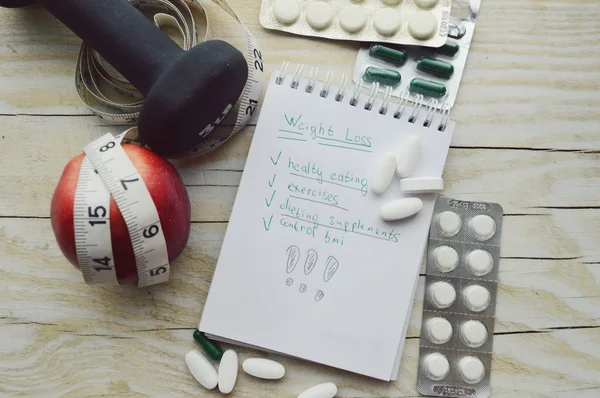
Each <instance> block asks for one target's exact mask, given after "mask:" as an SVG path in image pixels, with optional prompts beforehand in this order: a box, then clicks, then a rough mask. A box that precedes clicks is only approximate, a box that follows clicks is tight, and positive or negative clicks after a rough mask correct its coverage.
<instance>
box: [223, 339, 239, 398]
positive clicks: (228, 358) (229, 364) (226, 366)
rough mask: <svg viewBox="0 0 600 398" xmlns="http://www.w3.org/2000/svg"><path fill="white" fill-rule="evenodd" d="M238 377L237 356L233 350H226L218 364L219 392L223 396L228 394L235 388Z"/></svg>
mask: <svg viewBox="0 0 600 398" xmlns="http://www.w3.org/2000/svg"><path fill="white" fill-rule="evenodd" d="M237 375H238V356H237V353H236V352H235V351H234V350H227V351H225V353H224V354H223V357H222V358H221V363H220V364H219V376H218V381H219V391H221V393H223V394H229V393H230V392H232V391H233V387H235V382H236V380H237Z"/></svg>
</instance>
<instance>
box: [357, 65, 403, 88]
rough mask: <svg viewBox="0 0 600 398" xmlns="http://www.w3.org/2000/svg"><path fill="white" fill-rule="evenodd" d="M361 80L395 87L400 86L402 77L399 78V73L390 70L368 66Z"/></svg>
mask: <svg viewBox="0 0 600 398" xmlns="http://www.w3.org/2000/svg"><path fill="white" fill-rule="evenodd" d="M363 79H364V80H365V81H367V82H378V83H381V84H385V85H386V86H395V85H397V84H400V81H401V80H402V76H400V73H398V72H396V71H395V70H392V69H386V68H379V67H377V66H369V67H367V69H365V74H364V75H363Z"/></svg>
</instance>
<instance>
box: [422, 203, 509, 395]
mask: <svg viewBox="0 0 600 398" xmlns="http://www.w3.org/2000/svg"><path fill="white" fill-rule="evenodd" d="M444 211H452V212H454V213H456V214H458V215H459V217H460V218H461V221H462V226H461V229H460V231H459V232H458V233H457V234H456V235H454V236H452V237H447V236H444V235H443V234H442V233H441V232H440V230H439V228H438V223H437V216H438V215H439V214H440V213H442V212H444ZM503 213H504V212H503V209H502V206H500V205H499V204H497V203H485V202H470V201H463V200H456V199H451V198H444V197H440V198H438V200H437V201H436V204H435V208H434V211H433V218H432V222H431V228H430V231H429V242H428V248H427V266H426V271H427V276H426V278H425V297H424V300H423V315H422V324H421V338H420V349H419V370H418V375H417V389H418V390H419V392H420V393H421V394H423V395H426V396H435V397H460V398H462V397H470V398H486V397H488V396H489V395H490V374H491V371H492V368H491V364H492V351H493V340H494V321H495V319H494V316H495V311H496V302H497V297H496V296H497V290H498V267H499V262H500V245H501V239H502V217H503ZM481 214H485V215H488V216H490V217H491V218H492V219H493V220H494V222H495V224H496V232H495V234H494V236H493V237H491V238H490V239H488V240H486V241H483V242H482V241H478V240H477V239H475V237H474V236H473V234H472V233H471V231H470V228H469V221H470V220H471V219H473V217H475V216H477V215H481ZM440 246H450V247H453V248H454V249H455V250H456V251H457V253H458V257H459V262H458V265H457V267H456V268H455V269H454V270H452V271H450V272H441V271H440V270H439V269H438V268H437V266H436V264H435V261H434V254H433V253H434V250H435V248H437V247H440ZM476 249H479V250H485V251H487V252H488V253H490V255H491V257H492V260H493V268H492V270H491V271H490V272H489V273H487V274H486V275H482V276H477V275H474V274H473V273H472V272H471V271H470V269H469V268H468V266H467V262H466V258H467V256H468V254H469V252H471V251H472V250H476ZM440 281H443V282H447V283H449V284H450V285H452V287H453V288H454V290H455V291H456V298H455V300H454V302H453V303H452V305H450V306H449V307H448V308H444V309H440V308H437V307H436V306H435V305H433V303H431V301H430V299H429V297H428V292H429V288H430V286H431V285H432V284H434V283H435V282H440ZM471 285H479V286H482V287H485V288H486V289H487V290H488V291H489V293H490V304H489V305H488V307H487V308H485V309H484V310H483V311H480V312H475V311H472V310H470V309H469V308H468V306H467V305H466V303H465V299H464V295H463V292H464V289H465V288H467V287H469V286H471ZM435 317H441V318H445V319H446V320H448V322H450V324H451V326H452V336H451V338H450V340H449V341H448V342H446V343H443V344H436V343H435V342H433V341H431V340H430V338H429V335H428V331H427V323H428V321H430V320H431V319H432V318H435ZM470 320H473V321H479V322H481V323H482V324H483V325H484V326H485V328H486V330H487V340H486V341H485V343H484V344H482V345H481V346H479V347H471V346H469V345H468V344H467V343H466V342H465V341H464V339H463V337H462V334H461V327H462V326H463V325H464V324H465V322H467V321H470ZM434 352H437V353H441V354H443V355H444V356H446V358H447V359H448V362H449V363H450V370H449V373H448V375H447V376H446V377H445V378H444V379H443V380H441V381H435V380H431V379H430V378H429V377H428V376H427V374H426V372H425V370H424V360H425V358H426V357H427V355H429V354H431V353H434ZM466 356H471V357H476V358H479V359H480V360H481V362H482V363H483V365H484V367H485V375H484V378H483V379H482V380H481V381H480V382H479V383H475V384H469V383H467V382H465V381H464V380H463V379H462V377H461V376H460V372H459V366H458V364H459V361H460V360H461V359H462V358H464V357H466Z"/></svg>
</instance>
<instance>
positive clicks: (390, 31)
mask: <svg viewBox="0 0 600 398" xmlns="http://www.w3.org/2000/svg"><path fill="white" fill-rule="evenodd" d="M401 24H402V17H401V16H400V13H398V12H397V11H396V10H393V9H391V8H382V9H381V10H379V11H377V12H376V13H375V15H374V16H373V28H375V30H376V31H377V33H379V34H380V35H382V36H393V35H394V34H396V32H397V31H398V29H400V25H401Z"/></svg>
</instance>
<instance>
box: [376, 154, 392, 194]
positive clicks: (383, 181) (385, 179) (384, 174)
mask: <svg viewBox="0 0 600 398" xmlns="http://www.w3.org/2000/svg"><path fill="white" fill-rule="evenodd" d="M395 170H396V154H394V153H392V152H387V153H385V154H384V155H383V158H382V159H381V162H380V163H379V165H378V166H377V168H376V169H375V173H374V174H373V178H372V180H371V190H372V191H373V192H374V193H375V194H377V195H381V194H382V193H384V192H385V190H386V189H387V188H388V187H389V186H390V182H392V178H394V171H395Z"/></svg>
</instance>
